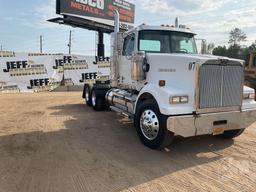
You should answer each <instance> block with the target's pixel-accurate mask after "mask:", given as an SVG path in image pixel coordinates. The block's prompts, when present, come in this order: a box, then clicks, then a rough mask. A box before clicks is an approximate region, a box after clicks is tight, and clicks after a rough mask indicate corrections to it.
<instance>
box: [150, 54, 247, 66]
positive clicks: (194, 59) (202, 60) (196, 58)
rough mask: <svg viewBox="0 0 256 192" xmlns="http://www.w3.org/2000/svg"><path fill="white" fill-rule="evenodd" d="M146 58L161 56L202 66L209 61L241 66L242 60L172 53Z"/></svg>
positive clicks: (151, 55) (152, 55)
mask: <svg viewBox="0 0 256 192" xmlns="http://www.w3.org/2000/svg"><path fill="white" fill-rule="evenodd" d="M147 55H148V56H150V57H154V55H155V56H156V57H159V56H163V57H169V58H184V60H191V62H197V63H198V64H200V65H201V64H203V63H205V62H206V61H209V60H229V61H235V62H239V63H242V64H243V62H244V61H243V60H240V59H234V58H229V57H223V56H217V55H206V54H184V53H173V54H166V53H147Z"/></svg>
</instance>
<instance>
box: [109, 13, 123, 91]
mask: <svg viewBox="0 0 256 192" xmlns="http://www.w3.org/2000/svg"><path fill="white" fill-rule="evenodd" d="M113 13H114V33H112V34H111V60H112V62H111V86H112V87H117V85H118V76H119V73H118V71H119V63H120V55H121V51H122V33H120V21H119V19H120V16H119V12H118V11H117V10H114V12H113Z"/></svg>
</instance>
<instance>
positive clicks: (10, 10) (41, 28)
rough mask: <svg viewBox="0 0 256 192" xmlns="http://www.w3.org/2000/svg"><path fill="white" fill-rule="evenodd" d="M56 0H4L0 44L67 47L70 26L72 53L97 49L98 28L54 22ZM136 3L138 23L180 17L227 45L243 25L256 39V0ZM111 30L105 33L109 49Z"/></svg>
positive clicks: (0, 0) (19, 48)
mask: <svg viewBox="0 0 256 192" xmlns="http://www.w3.org/2000/svg"><path fill="white" fill-rule="evenodd" d="M55 1H56V0H22V1H21V0H11V1H8V0H0V45H2V47H3V49H4V50H9V51H16V52H39V37H40V35H42V36H43V51H44V52H46V53H67V52H68V46H67V44H68V39H69V31H70V30H72V42H73V46H72V53H74V54H83V55H94V54H95V39H96V33H95V32H94V31H88V30H84V29H79V28H72V27H69V26H64V25H58V24H53V23H50V22H47V20H48V19H51V18H54V17H57V15H56V14H55V12H56V11H55ZM129 1H130V2H133V3H135V5H136V18H135V25H139V24H142V23H145V24H150V25H161V24H174V20H175V18H176V17H178V18H179V21H180V23H181V24H184V25H186V26H188V27H189V28H191V29H192V30H193V31H194V32H195V33H197V36H196V37H197V38H203V39H207V41H208V43H214V44H215V45H216V46H218V45H228V39H229V32H230V30H231V29H233V28H235V27H239V28H240V29H242V30H243V31H244V32H245V33H246V34H247V41H246V42H244V43H243V44H244V45H250V44H251V43H252V42H254V41H255V40H256V1H255V0H129ZM109 41H110V38H109V35H105V44H106V52H107V53H109Z"/></svg>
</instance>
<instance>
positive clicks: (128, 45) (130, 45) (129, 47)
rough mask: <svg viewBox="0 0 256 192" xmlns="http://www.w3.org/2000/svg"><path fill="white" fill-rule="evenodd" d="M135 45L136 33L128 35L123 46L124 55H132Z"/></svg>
mask: <svg viewBox="0 0 256 192" xmlns="http://www.w3.org/2000/svg"><path fill="white" fill-rule="evenodd" d="M134 45H135V35H134V34H132V35H128V36H127V37H126V38H125V39H124V47H123V55H124V56H131V55H132V53H133V51H134Z"/></svg>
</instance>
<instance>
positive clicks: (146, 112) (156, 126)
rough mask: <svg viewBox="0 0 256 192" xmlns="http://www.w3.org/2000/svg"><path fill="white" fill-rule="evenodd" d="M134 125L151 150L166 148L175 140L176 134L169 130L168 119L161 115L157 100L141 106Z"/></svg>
mask: <svg viewBox="0 0 256 192" xmlns="http://www.w3.org/2000/svg"><path fill="white" fill-rule="evenodd" d="M134 123H135V127H136V130H137V134H138V136H139V138H140V140H141V142H142V143H143V144H144V145H145V146H147V147H149V148H151V149H159V148H164V147H166V146H168V145H169V144H171V141H172V140H173V138H174V134H173V133H171V132H170V131H168V130H167V127H166V117H165V116H164V115H162V114H161V113H160V110H159V108H158V105H157V103H156V102H155V100H152V99H150V100H146V101H143V102H142V103H141V104H139V106H138V107H137V110H136V114H135V118H134Z"/></svg>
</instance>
